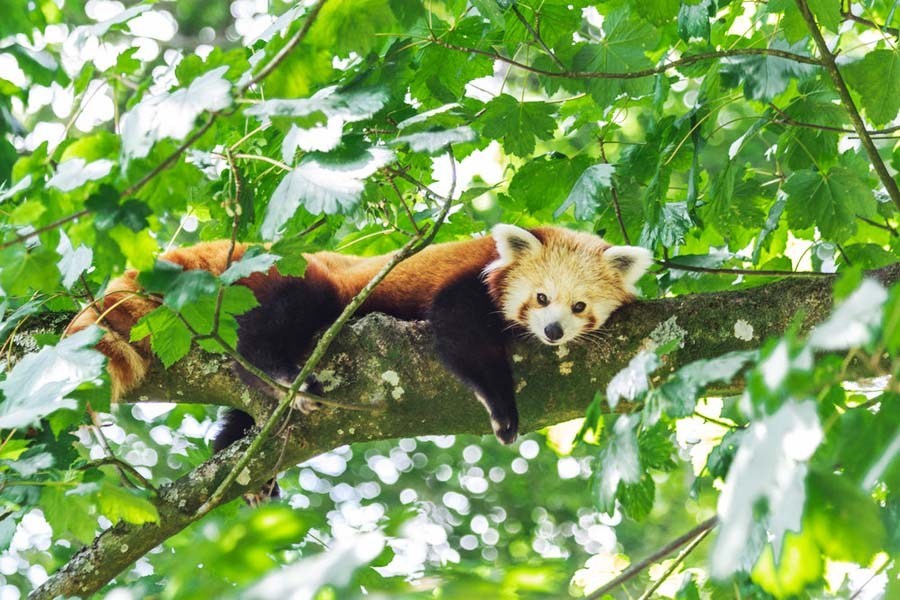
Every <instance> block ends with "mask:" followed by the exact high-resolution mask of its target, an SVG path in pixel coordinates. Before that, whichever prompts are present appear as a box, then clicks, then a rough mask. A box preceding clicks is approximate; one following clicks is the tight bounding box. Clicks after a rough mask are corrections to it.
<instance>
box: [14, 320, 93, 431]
mask: <svg viewBox="0 0 900 600" xmlns="http://www.w3.org/2000/svg"><path fill="white" fill-rule="evenodd" d="M102 335H103V331H102V330H101V329H100V328H99V327H89V328H88V329H84V330H82V331H79V332H77V333H75V334H73V335H71V336H69V337H67V338H66V339H64V340H63V341H61V342H60V343H59V344H57V345H56V346H47V347H44V348H42V349H41V350H40V351H39V352H35V353H31V354H27V355H26V356H24V357H23V358H22V359H21V360H19V362H18V363H16V366H15V367H13V369H12V371H10V372H9V374H8V375H7V376H6V379H5V380H4V381H2V382H0V392H2V393H3V401H2V403H0V429H14V428H18V427H27V426H29V425H35V424H36V423H37V422H38V421H39V420H40V419H42V418H44V417H46V416H47V415H49V414H51V413H53V412H55V411H57V410H60V409H74V408H76V407H77V406H78V405H77V403H76V402H75V400H73V399H71V398H70V397H69V395H70V394H71V393H72V392H74V391H75V389H76V388H78V387H79V386H81V385H82V384H84V383H88V382H96V381H97V380H98V379H99V378H100V376H101V374H102V373H103V365H104V363H105V362H106V357H104V356H103V355H102V354H100V353H99V352H97V351H96V350H94V349H93V345H94V344H96V343H97V341H98V340H99V339H100V337H101V336H102Z"/></svg>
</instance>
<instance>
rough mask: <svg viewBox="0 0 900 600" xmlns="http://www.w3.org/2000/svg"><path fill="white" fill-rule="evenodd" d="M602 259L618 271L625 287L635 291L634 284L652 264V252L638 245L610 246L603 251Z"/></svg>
mask: <svg viewBox="0 0 900 600" xmlns="http://www.w3.org/2000/svg"><path fill="white" fill-rule="evenodd" d="M603 260H604V261H606V264H607V265H609V266H610V268H612V269H615V270H616V271H618V272H619V274H620V275H621V276H622V282H623V283H624V284H625V287H626V289H628V291H629V292H631V293H635V292H636V290H635V288H634V284H635V283H637V280H638V279H640V278H641V277H642V276H643V275H644V273H646V272H647V268H648V267H649V266H650V265H651V264H653V253H652V252H650V251H649V250H647V249H646V248H641V247H640V246H612V247H610V248H607V249H606V250H605V251H604V252H603Z"/></svg>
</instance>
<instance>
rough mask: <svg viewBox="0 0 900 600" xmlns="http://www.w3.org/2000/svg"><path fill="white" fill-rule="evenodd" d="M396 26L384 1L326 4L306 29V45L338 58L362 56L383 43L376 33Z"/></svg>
mask: <svg viewBox="0 0 900 600" xmlns="http://www.w3.org/2000/svg"><path fill="white" fill-rule="evenodd" d="M397 26H398V23H397V22H396V20H395V19H394V13H393V12H392V11H391V5H390V2H388V0H354V2H334V3H327V4H325V6H324V7H323V8H322V10H321V12H320V13H319V17H318V18H317V19H316V22H315V24H314V25H313V27H312V28H311V29H310V32H309V41H310V43H311V44H313V45H316V46H318V47H320V48H328V49H329V51H331V52H333V53H335V54H337V55H338V56H347V55H348V54H350V53H351V52H355V53H356V54H358V55H360V56H365V55H366V54H368V53H369V52H370V51H371V50H372V49H374V48H375V47H377V46H378V45H379V44H383V43H384V40H382V38H381V37H380V36H379V35H378V34H379V33H382V32H386V31H394V28H396V27H397Z"/></svg>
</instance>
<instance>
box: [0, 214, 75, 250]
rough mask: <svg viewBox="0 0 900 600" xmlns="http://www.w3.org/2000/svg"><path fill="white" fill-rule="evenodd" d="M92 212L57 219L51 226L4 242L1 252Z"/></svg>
mask: <svg viewBox="0 0 900 600" xmlns="http://www.w3.org/2000/svg"><path fill="white" fill-rule="evenodd" d="M89 212H90V211H88V210H79V211H78V212H77V213H74V214H71V215H69V216H68V217H62V218H61V219H57V220H56V221H53V222H52V223H50V224H49V225H44V226H43V227H38V228H37V229H32V230H31V231H29V232H27V233H21V234H19V235H17V236H16V237H15V238H13V239H11V240H10V241H8V242H4V243H3V244H0V250H4V249H6V248H9V247H10V246H15V245H16V244H21V243H22V242H24V241H26V240H29V239H31V238H33V237H34V236H36V235H40V234H42V233H44V232H45V231H50V230H51V229H56V228H57V227H59V226H60V225H65V224H66V223H68V222H69V221H74V220H76V219H80V218H81V217H83V216H85V215H87V214H88V213H89Z"/></svg>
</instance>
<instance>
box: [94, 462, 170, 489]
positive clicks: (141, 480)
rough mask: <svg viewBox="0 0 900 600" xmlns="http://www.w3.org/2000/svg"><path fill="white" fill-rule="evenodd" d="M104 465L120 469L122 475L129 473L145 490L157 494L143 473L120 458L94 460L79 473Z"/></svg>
mask: <svg viewBox="0 0 900 600" xmlns="http://www.w3.org/2000/svg"><path fill="white" fill-rule="evenodd" d="M104 465H113V466H114V467H116V469H118V471H119V473H120V474H121V473H122V471H123V470H125V471H127V472H128V473H129V474H130V475H131V476H132V477H134V478H135V479H137V480H138V482H139V483H140V484H141V487H143V488H144V489H147V490H150V491H151V492H153V493H154V494H156V487H155V486H154V485H153V484H152V483H150V481H149V480H148V479H147V478H146V477H144V476H143V475H141V472H140V471H138V470H137V469H136V468H134V465H131V464H129V463H127V462H125V461H124V460H122V459H120V458H116V457H115V456H104V457H103V458H98V459H97V460H92V461H91V462H89V463H86V464H84V465H82V466H81V467H79V469H78V470H79V471H87V470H88V469H94V468H96V467H102V466H104Z"/></svg>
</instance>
